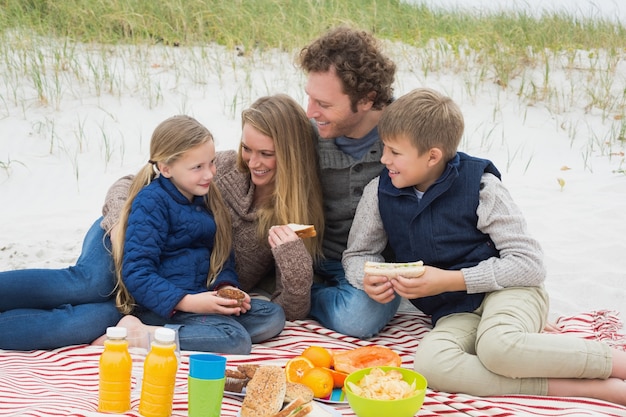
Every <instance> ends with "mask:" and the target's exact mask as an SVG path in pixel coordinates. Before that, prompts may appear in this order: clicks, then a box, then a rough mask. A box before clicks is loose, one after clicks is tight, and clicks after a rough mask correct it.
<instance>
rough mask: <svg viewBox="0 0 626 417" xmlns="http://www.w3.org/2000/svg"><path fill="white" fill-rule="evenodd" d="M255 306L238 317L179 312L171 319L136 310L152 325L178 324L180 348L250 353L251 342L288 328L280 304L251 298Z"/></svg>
mask: <svg viewBox="0 0 626 417" xmlns="http://www.w3.org/2000/svg"><path fill="white" fill-rule="evenodd" d="M251 304H252V308H251V309H250V310H249V311H248V312H246V313H245V314H241V315H239V316H225V315H222V314H195V313H184V312H181V311H179V312H177V313H176V314H174V315H173V316H172V317H170V318H164V317H161V316H160V315H158V314H156V313H154V312H152V311H148V310H143V311H137V312H135V313H133V314H134V315H136V316H137V317H138V318H139V319H140V320H141V321H142V322H144V323H145V324H149V325H152V326H163V325H165V324H178V325H181V326H180V327H179V328H178V339H179V341H180V349H181V350H195V351H201V352H218V353H229V354H236V355H247V354H249V353H250V351H251V349H252V343H260V342H263V341H265V340H267V339H270V338H272V337H274V336H276V335H277V334H279V333H280V332H281V331H282V330H283V328H284V327H285V313H284V311H283V309H282V307H281V306H279V305H278V304H274V303H271V302H269V301H264V300H258V299H252V302H251Z"/></svg>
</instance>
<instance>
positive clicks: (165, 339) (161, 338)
mask: <svg viewBox="0 0 626 417" xmlns="http://www.w3.org/2000/svg"><path fill="white" fill-rule="evenodd" d="M154 340H155V341H157V342H159V343H174V340H176V332H175V331H174V330H172V329H168V328H167V327H159V328H158V329H156V331H155V332H154Z"/></svg>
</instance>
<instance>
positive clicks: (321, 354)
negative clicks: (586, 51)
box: [302, 346, 333, 368]
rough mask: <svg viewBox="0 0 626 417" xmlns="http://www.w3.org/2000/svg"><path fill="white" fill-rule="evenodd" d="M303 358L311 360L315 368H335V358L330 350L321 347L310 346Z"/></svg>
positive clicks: (305, 350)
mask: <svg viewBox="0 0 626 417" xmlns="http://www.w3.org/2000/svg"><path fill="white" fill-rule="evenodd" d="M302 356H304V357H305V358H307V359H308V360H310V361H311V363H313V365H314V366H319V367H320V368H330V367H331V366H333V356H332V355H331V353H330V351H328V349H326V348H323V347H321V346H309V347H308V348H306V349H304V352H302Z"/></svg>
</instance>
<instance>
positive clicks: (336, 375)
mask: <svg viewBox="0 0 626 417" xmlns="http://www.w3.org/2000/svg"><path fill="white" fill-rule="evenodd" d="M329 371H330V374H331V375H332V376H333V386H334V387H335V388H343V383H344V381H345V380H346V377H347V376H348V374H347V373H345V372H340V371H336V370H334V369H329Z"/></svg>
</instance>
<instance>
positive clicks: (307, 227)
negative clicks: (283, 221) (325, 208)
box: [287, 223, 317, 239]
mask: <svg viewBox="0 0 626 417" xmlns="http://www.w3.org/2000/svg"><path fill="white" fill-rule="evenodd" d="M287 226H289V227H290V228H291V230H293V231H294V232H296V235H298V237H299V238H301V239H306V238H307V237H313V236H316V235H317V232H316V231H315V226H313V225H312V224H296V223H289V224H288V225H287Z"/></svg>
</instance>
